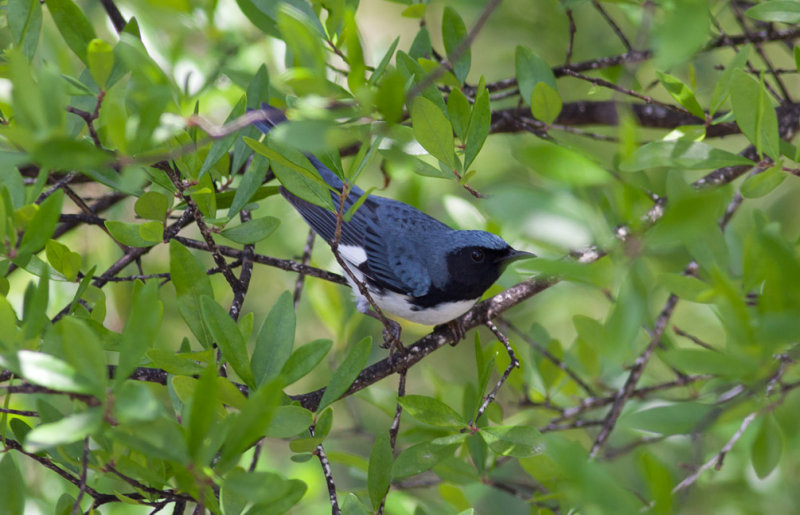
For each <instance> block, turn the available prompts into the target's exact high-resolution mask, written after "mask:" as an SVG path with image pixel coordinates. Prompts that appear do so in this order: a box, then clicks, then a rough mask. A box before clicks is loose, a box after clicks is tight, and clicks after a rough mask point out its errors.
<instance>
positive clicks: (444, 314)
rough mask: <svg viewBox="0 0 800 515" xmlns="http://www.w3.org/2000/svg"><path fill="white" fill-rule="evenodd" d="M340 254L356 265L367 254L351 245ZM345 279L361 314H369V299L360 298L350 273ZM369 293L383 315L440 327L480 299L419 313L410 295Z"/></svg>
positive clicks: (356, 272)
mask: <svg viewBox="0 0 800 515" xmlns="http://www.w3.org/2000/svg"><path fill="white" fill-rule="evenodd" d="M339 254H340V255H341V256H342V258H343V259H344V260H345V261H346V262H348V263H352V264H355V265H356V266H358V265H360V264H361V263H363V262H364V261H366V260H367V255H366V253H365V252H364V250H363V249H361V248H359V247H353V246H350V245H340V246H339ZM348 268H349V269H350V271H351V272H352V273H353V275H354V276H355V278H356V279H357V280H358V281H359V282H363V280H364V275H363V274H362V273H361V271H360V270H358V269H357V268H355V267H348ZM345 278H346V279H347V282H348V284H350V287H351V288H353V293H354V294H355V296H356V306H357V307H358V310H359V311H360V312H361V313H364V312H366V310H367V309H369V308H370V305H369V301H367V299H366V298H365V297H364V296H363V295H361V292H360V291H359V290H358V286H357V285H356V284H355V283H353V280H352V279H351V278H350V275H349V274H345ZM369 293H370V296H371V297H372V300H374V301H375V303H376V304H377V305H378V307H379V308H381V311H383V312H384V314H386V315H391V316H393V317H398V318H402V319H404V320H408V321H410V322H416V323H417V324H423V325H439V324H443V323H445V322H449V321H451V320H453V319H454V318H458V317H460V316H461V315H463V314H464V313H466V312H467V311H469V310H470V308H471V307H472V306H474V305H475V303H476V302H477V301H478V299H472V300H459V301H455V302H446V303H444V304H440V305H438V306H436V307H434V308H427V309H425V310H423V311H416V310H414V309H412V308H413V307H414V306H413V304H411V298H410V297H409V296H407V295H402V294H399V293H394V292H387V293H386V294H384V295H381V294H380V293H378V292H376V291H372V290H370V292H369Z"/></svg>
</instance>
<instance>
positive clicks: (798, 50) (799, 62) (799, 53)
mask: <svg viewBox="0 0 800 515" xmlns="http://www.w3.org/2000/svg"><path fill="white" fill-rule="evenodd" d="M793 54H794V67H795V69H797V70H798V71H800V47H798V46H795V47H794V52H793Z"/></svg>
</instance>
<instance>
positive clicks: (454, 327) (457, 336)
mask: <svg viewBox="0 0 800 515" xmlns="http://www.w3.org/2000/svg"><path fill="white" fill-rule="evenodd" d="M439 328H442V329H447V330H448V331H450V336H451V337H452V338H453V341H452V342H450V345H451V346H452V347H455V346H456V345H458V342H460V341H461V340H463V339H464V335H465V334H466V332H467V330H466V329H465V328H464V325H463V324H462V323H461V319H460V318H455V319H453V320H451V321H449V322H446V323H444V324H441V325H437V326H436V327H434V328H433V329H434V330H438V329H439Z"/></svg>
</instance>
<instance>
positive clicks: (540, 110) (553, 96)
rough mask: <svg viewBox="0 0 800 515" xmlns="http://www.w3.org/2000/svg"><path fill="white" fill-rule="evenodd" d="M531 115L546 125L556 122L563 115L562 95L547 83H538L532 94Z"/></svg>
mask: <svg viewBox="0 0 800 515" xmlns="http://www.w3.org/2000/svg"><path fill="white" fill-rule="evenodd" d="M530 103H531V113H532V114H533V116H535V117H536V118H538V119H539V120H541V121H543V122H544V123H546V124H548V125H549V124H551V123H553V122H554V121H556V118H558V115H559V114H560V113H561V107H562V103H561V95H559V94H558V91H556V90H555V89H553V87H552V86H550V85H549V84H548V83H546V82H537V83H536V86H534V87H533V93H532V94H531V102H530Z"/></svg>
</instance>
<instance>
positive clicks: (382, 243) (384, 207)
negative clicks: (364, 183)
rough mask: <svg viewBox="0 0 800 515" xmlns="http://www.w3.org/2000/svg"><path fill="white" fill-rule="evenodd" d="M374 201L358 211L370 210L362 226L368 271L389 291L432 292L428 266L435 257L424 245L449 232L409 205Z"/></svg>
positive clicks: (413, 293)
mask: <svg viewBox="0 0 800 515" xmlns="http://www.w3.org/2000/svg"><path fill="white" fill-rule="evenodd" d="M374 198H375V200H374V201H371V199H368V200H367V201H366V202H365V203H364V205H363V206H362V208H361V209H362V210H364V211H365V212H367V211H369V210H372V213H370V215H369V216H367V217H366V220H365V222H364V226H365V228H366V233H365V236H366V238H365V239H364V247H365V249H366V251H367V258H368V259H367V263H368V264H369V268H370V271H371V272H372V274H373V275H374V276H375V277H376V278H378V279H379V280H380V281H382V282H384V283H386V284H387V285H388V286H389V287H391V288H392V289H394V290H396V291H399V292H401V293H405V294H407V295H410V296H412V297H422V296H423V295H425V294H427V293H428V292H429V290H430V288H431V283H432V278H431V265H432V264H433V262H434V261H435V260H434V257H435V256H432V255H430V253H431V251H435V250H436V249H431V248H429V246H428V245H426V244H425V241H426V240H428V241H429V240H430V239H431V237H432V236H434V235H436V234H443V233H447V232H450V231H451V229H450V228H449V227H448V226H446V225H445V224H443V223H442V222H440V221H438V220H436V219H435V218H432V217H430V216H428V215H426V214H424V213H422V212H421V211H418V210H417V209H415V208H413V207H411V206H409V205H408V204H404V203H402V202H398V201H396V200H392V199H386V198H382V197H374ZM356 215H358V211H356ZM354 218H355V217H354Z"/></svg>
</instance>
